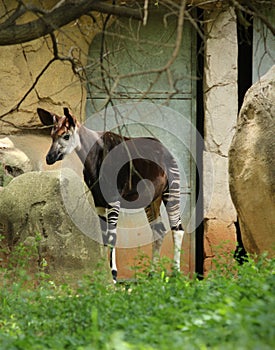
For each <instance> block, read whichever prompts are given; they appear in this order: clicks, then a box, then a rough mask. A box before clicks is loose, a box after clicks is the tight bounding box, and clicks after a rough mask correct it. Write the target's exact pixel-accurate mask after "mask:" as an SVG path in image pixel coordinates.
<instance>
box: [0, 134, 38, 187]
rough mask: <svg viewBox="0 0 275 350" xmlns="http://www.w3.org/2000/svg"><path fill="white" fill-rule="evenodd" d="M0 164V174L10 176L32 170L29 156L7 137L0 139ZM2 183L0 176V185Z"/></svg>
mask: <svg viewBox="0 0 275 350" xmlns="http://www.w3.org/2000/svg"><path fill="white" fill-rule="evenodd" d="M0 164H1V165H2V166H1V168H2V172H3V174H2V175H7V176H10V177H16V176H18V175H21V174H23V173H26V172H29V171H31V170H32V164H31V162H30V160H29V158H28V157H27V156H26V154H25V153H24V152H22V151H21V150H19V149H18V148H16V147H15V146H14V144H13V142H12V141H11V140H10V139H9V138H8V137H4V138H2V139H0ZM0 176H1V175H0ZM1 183H2V184H1ZM3 184H4V178H3V176H2V179H0V185H1V186H2V185H3Z"/></svg>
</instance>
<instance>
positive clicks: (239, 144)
mask: <svg viewBox="0 0 275 350" xmlns="http://www.w3.org/2000/svg"><path fill="white" fill-rule="evenodd" d="M229 156H230V158H229V175H230V192H231V196H232V200H233V202H234V205H235V207H236V209H237V213H238V217H239V221H240V229H241V235H242V239H243V243H244V247H245V249H246V250H247V251H248V252H250V253H256V254H261V253H263V252H265V251H267V252H268V254H269V256H275V65H274V66H273V67H272V68H271V69H270V70H269V72H268V73H267V74H266V75H264V76H263V77H262V78H261V79H260V81H258V82H257V83H255V84H254V85H253V86H252V87H251V88H250V89H249V90H248V91H247V93H246V95H245V99H244V102H243V106H242V108H241V111H240V114H239V118H238V125H237V130H236V133H235V136H234V138H233V141H232V144H231V148H230V153H229Z"/></svg>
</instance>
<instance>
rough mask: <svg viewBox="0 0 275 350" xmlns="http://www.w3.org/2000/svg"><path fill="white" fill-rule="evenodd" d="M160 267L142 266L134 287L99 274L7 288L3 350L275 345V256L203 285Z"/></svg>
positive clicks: (0, 336) (2, 297)
mask: <svg viewBox="0 0 275 350" xmlns="http://www.w3.org/2000/svg"><path fill="white" fill-rule="evenodd" d="M164 265H166V262H165V264H164ZM160 266H161V268H156V269H155V272H154V274H153V275H152V276H151V277H150V278H148V271H147V270H146V269H142V271H141V272H139V273H138V274H137V280H136V281H134V282H129V283H128V284H127V285H126V284H118V285H116V286H113V285H107V284H106V283H105V284H104V282H103V281H102V276H98V277H96V276H91V277H90V278H88V277H87V278H86V279H83V280H81V283H79V286H78V288H77V289H76V290H73V289H71V288H70V287H69V286H66V285H63V286H60V287H57V286H55V285H54V284H53V283H52V282H50V281H48V280H47V281H45V283H43V284H40V286H39V287H37V288H36V289H32V290H29V289H26V288H23V287H21V288H20V289H18V288H14V287H13V286H10V287H9V288H3V289H2V290H1V291H0V348H1V349H7V350H9V349H11V350H13V349H20V350H21V349H35V350H40V349H76V350H97V349H102V350H133V349H134V350H152V349H158V350H166V349H169V350H173V349H188V350H192V349H199V350H207V349H211V350H212V349H234V348H236V349H238V350H242V349H243V350H249V349H255V350H256V349H261V350H265V349H274V348H275V318H274V310H275V274H274V271H275V269H274V268H275V260H274V259H271V260H270V259H267V258H266V257H261V258H259V259H258V260H257V261H254V260H253V259H251V258H248V259H247V261H246V262H245V263H244V264H243V265H242V266H238V265H237V264H236V265H234V266H233V264H232V266H231V267H230V268H228V269H227V273H226V274H225V273H224V271H225V266H220V267H218V268H217V269H216V270H214V271H213V272H212V273H211V274H210V276H209V277H207V278H206V279H204V280H202V281H199V280H198V279H196V278H195V277H194V278H189V277H187V276H183V275H181V274H178V275H175V276H169V275H167V273H166V272H165V270H164V269H163V265H160ZM148 268H149V266H148ZM91 281H93V282H91Z"/></svg>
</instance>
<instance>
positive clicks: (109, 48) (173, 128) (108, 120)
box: [86, 10, 196, 275]
mask: <svg viewBox="0 0 275 350" xmlns="http://www.w3.org/2000/svg"><path fill="white" fill-rule="evenodd" d="M177 26H178V19H177V16H172V15H169V14H167V13H165V12H163V11H161V10H156V11H155V13H153V14H152V13H149V18H148V22H147V24H146V25H145V26H143V25H142V24H141V23H139V22H137V21H131V20H128V19H123V20H117V21H115V22H114V23H112V25H110V26H109V27H108V28H107V30H106V33H105V34H104V36H103V34H98V35H97V36H96V37H95V38H94V40H93V42H92V43H91V46H90V53H89V60H90V61H89V66H90V69H89V73H88V77H89V86H88V89H89V95H88V99H87V108H86V116H87V124H88V126H89V127H91V128H92V129H94V130H104V129H106V130H110V129H111V130H114V131H117V132H121V133H124V134H125V135H130V136H141V135H142V136H154V137H157V138H158V139H160V140H161V141H162V142H163V143H164V144H165V146H166V147H167V148H168V149H169V150H170V151H171V153H172V154H173V155H174V157H175V158H176V159H177V161H178V164H179V168H180V172H181V178H182V183H181V197H182V198H181V199H182V216H183V222H184V224H185V228H186V231H187V233H186V234H185V238H184V244H183V251H184V262H183V265H184V270H185V271H188V272H189V271H190V272H192V271H194V268H195V266H194V265H195V232H194V222H195V183H196V181H195V173H196V166H195V162H196V156H195V153H196V150H195V144H196V131H195V130H196V129H195V124H196V123H195V118H196V111H195V105H196V104H195V98H196V95H195V94H196V79H195V76H196V69H195V68H196V35H195V30H194V29H193V27H192V25H191V24H190V23H189V22H185V23H184V28H183V32H182V38H181V41H180V49H179V52H178V55H177V57H176V58H175V59H174V56H173V55H174V54H175V52H176V50H177V41H178V40H179V33H178V32H177V30H178V29H177ZM100 57H101V58H100ZM164 68H167V69H164ZM163 215H164V216H165V213H163ZM145 221H146V218H145V215H144V213H143V211H142V212H127V213H125V212H122V213H121V215H120V220H119V226H118V243H119V247H122V248H133V247H138V246H145V245H146V244H148V243H149V242H148V241H147V240H148V238H146V237H150V236H151V232H149V231H150V228H149V226H148V224H147V222H145ZM129 228H131V233H130V234H129ZM121 237H122V238H121ZM164 244H166V248H165V247H164V251H167V249H168V248H169V250H171V249H170V248H171V247H170V245H171V239H170V240H169V238H167V243H164ZM167 247H168V248H167ZM121 254H123V252H121ZM131 254H134V253H133V252H132V253H131ZM168 255H169V254H168ZM123 259H124V262H125V261H126V262H128V264H130V263H131V262H130V260H131V259H129V258H127V257H125V256H124V258H123ZM120 270H121V268H120ZM125 275H127V273H126V272H125Z"/></svg>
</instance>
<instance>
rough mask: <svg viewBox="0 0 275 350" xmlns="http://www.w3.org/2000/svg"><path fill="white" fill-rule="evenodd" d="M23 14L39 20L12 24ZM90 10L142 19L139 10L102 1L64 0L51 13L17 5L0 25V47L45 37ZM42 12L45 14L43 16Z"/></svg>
mask: <svg viewBox="0 0 275 350" xmlns="http://www.w3.org/2000/svg"><path fill="white" fill-rule="evenodd" d="M26 11H32V12H34V13H36V14H37V16H38V17H39V18H38V19H36V20H33V21H31V22H28V23H24V24H15V21H16V19H18V18H19V17H20V16H22V15H23V14H24V13H26ZM90 11H98V12H101V13H107V14H111V15H116V16H123V17H132V18H134V19H137V20H142V19H143V15H142V11H141V10H137V9H131V8H128V7H124V6H119V5H111V4H108V3H106V1H104V0H101V1H99V0H93V1H87V0H64V1H60V3H59V6H55V7H54V8H52V9H51V10H50V11H44V10H42V9H38V8H34V7H28V5H24V6H23V5H22V6H20V5H19V6H18V7H17V9H16V10H15V12H14V13H13V14H12V15H11V16H10V17H9V18H8V19H7V20H6V21H5V22H3V23H2V24H0V46H3V45H14V44H20V43H24V42H27V41H31V40H34V39H37V38H39V37H42V36H45V35H47V34H50V33H52V32H53V31H55V30H56V29H58V28H60V27H62V26H64V25H66V24H68V23H70V22H72V21H74V20H76V19H77V18H79V17H81V16H82V15H85V14H87V13H89V12H90ZM41 13H44V14H43V16H41Z"/></svg>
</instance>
